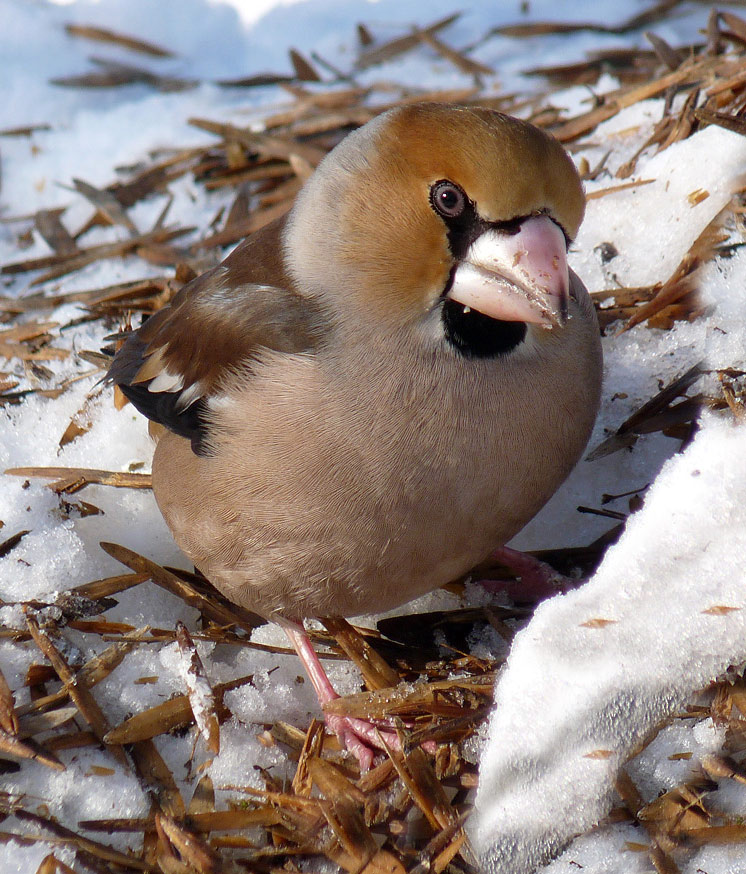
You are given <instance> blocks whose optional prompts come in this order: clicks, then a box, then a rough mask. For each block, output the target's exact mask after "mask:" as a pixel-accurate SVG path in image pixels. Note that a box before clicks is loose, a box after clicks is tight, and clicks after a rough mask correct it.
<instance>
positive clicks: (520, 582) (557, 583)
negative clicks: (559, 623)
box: [478, 546, 583, 603]
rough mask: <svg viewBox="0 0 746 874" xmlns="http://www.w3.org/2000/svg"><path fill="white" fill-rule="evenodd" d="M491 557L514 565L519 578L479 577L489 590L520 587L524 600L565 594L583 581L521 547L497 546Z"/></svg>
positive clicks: (511, 566)
mask: <svg viewBox="0 0 746 874" xmlns="http://www.w3.org/2000/svg"><path fill="white" fill-rule="evenodd" d="M490 559H491V560H493V561H496V562H499V563H500V564H502V565H505V567H507V568H510V570H512V571H513V572H514V573H515V574H517V575H518V577H519V579H517V580H478V582H479V584H480V585H481V586H484V587H485V588H486V589H487V590H488V591H493V590H497V589H510V588H512V587H520V588H519V592H518V593H516V594H520V598H521V600H526V601H530V602H532V603H538V602H539V601H543V600H544V599H545V598H549V597H551V596H552V595H558V594H565V592H568V591H570V590H571V589H575V588H577V587H578V586H579V585H580V584H581V583H582V582H583V581H582V580H575V579H573V578H572V577H566V576H565V575H564V574H561V573H560V572H559V571H557V570H555V569H554V568H553V567H552V566H551V565H549V564H547V563H546V562H544V561H539V559H538V558H534V557H533V556H531V555H528V554H527V553H525V552H519V550H517V549H511V548H510V547H509V546H501V547H500V548H499V549H496V550H495V551H494V552H493V553H492V555H490Z"/></svg>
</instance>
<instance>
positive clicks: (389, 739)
mask: <svg viewBox="0 0 746 874" xmlns="http://www.w3.org/2000/svg"><path fill="white" fill-rule="evenodd" d="M324 719H325V721H326V725H327V727H328V728H329V729H330V730H331V731H333V732H334V734H336V735H337V737H338V738H339V742H340V743H341V744H342V746H343V747H344V748H345V749H346V750H347V751H348V752H350V753H352V754H353V756H355V758H356V759H357V761H358V764H359V765H360V770H361V771H369V770H370V768H371V767H372V765H373V759H374V757H375V755H376V753H378V752H381V751H382V750H385V749H386V747H388V748H389V749H391V750H396V751H400V750H401V741H400V740H399V736H398V735H396V734H394V733H393V732H392V731H386V730H385V729H381V728H378V727H377V726H376V725H373V723H372V722H368V721H367V720H365V719H358V718H357V717H354V716H340V715H339V714H336V713H334V714H332V713H327V714H326V715H325V717H324Z"/></svg>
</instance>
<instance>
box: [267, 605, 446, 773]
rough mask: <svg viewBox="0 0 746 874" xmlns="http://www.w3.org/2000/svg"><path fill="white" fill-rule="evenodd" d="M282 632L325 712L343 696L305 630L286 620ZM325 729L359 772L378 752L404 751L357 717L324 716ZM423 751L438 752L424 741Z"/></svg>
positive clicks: (387, 735)
mask: <svg viewBox="0 0 746 874" xmlns="http://www.w3.org/2000/svg"><path fill="white" fill-rule="evenodd" d="M282 628H283V630H284V631H285V634H287V636H288V638H289V640H290V642H291V643H292V644H293V646H294V647H295V651H296V652H297V653H298V656H299V657H300V660H301V661H302V662H303V666H304V667H305V669H306V673H307V674H308V677H309V679H310V680H311V684H312V685H313V688H314V690H315V691H316V697H317V698H318V699H319V704H321V706H322V708H323V706H324V705H325V704H328V703H329V702H330V701H336V700H337V699H338V698H339V697H340V696H339V695H338V694H337V692H336V691H335V689H334V686H332V684H331V682H330V680H329V677H328V676H327V675H326V671H325V670H324V667H323V665H322V664H321V660H320V659H319V657H318V655H317V653H316V651H315V650H314V648H313V646H311V641H310V640H309V639H308V635H307V634H306V632H305V631H304V630H303V626H302V625H299V624H298V623H296V622H290V621H289V620H283V622H282ZM324 719H325V721H326V725H327V726H328V728H330V729H331V730H332V731H333V732H334V734H336V735H337V737H338V738H339V740H340V743H341V744H342V746H343V747H344V748H345V749H346V750H348V751H349V752H351V753H352V754H353V755H354V756H355V758H356V759H357V760H358V762H359V763H360V770H361V771H367V770H368V769H369V768H370V766H371V765H372V764H373V758H374V756H375V754H376V752H379V751H385V750H386V749H387V748H388V749H390V750H396V751H400V750H401V748H402V745H401V741H400V740H399V736H398V735H397V734H396V733H395V732H393V731H391V730H390V728H389V729H386V728H384V727H378V726H377V725H375V724H374V723H372V722H368V721H367V720H365V719H359V718H358V717H355V716H343V715H341V714H337V713H325V714H324ZM422 748H423V749H424V750H425V751H426V752H433V753H434V752H435V750H436V749H437V744H435V742H434V741H425V743H423V744H422Z"/></svg>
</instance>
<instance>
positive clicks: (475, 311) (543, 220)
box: [285, 103, 585, 355]
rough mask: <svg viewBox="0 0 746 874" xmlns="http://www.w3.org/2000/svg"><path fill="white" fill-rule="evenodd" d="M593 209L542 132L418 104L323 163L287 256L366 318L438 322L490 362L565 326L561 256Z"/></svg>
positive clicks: (468, 111) (295, 269)
mask: <svg viewBox="0 0 746 874" xmlns="http://www.w3.org/2000/svg"><path fill="white" fill-rule="evenodd" d="M584 205H585V199H584V196H583V190H582V185H581V182H580V179H579V177H578V174H577V172H576V170H575V167H574V165H573V163H572V161H571V160H570V158H569V157H568V155H567V154H566V152H565V151H564V149H563V148H562V147H561V146H560V144H559V143H558V142H557V141H556V140H555V139H553V138H552V137H551V136H549V135H548V134H546V133H544V132H543V131H541V130H539V129H538V128H536V127H534V126H533V125H531V124H529V123H527V122H525V121H521V120H519V119H515V118H511V117H509V116H506V115H503V114H502V113H499V112H496V111H493V110H488V109H481V108H466V107H456V106H449V105H444V104H436V103H422V104H414V105H410V106H404V107H398V108H396V109H393V110H390V111H388V112H386V113H384V114H382V115H380V116H378V117H377V118H376V119H375V120H373V121H372V122H369V123H368V124H367V125H365V126H364V127H362V128H360V129H358V130H357V131H355V132H354V133H352V134H350V135H349V136H348V137H347V138H346V139H345V140H343V141H342V142H341V143H340V144H339V145H338V146H337V147H336V148H335V149H334V150H333V151H332V152H330V154H329V155H328V156H327V157H326V158H325V159H324V161H323V162H322V163H321V164H320V165H319V167H318V169H317V171H316V173H315V174H314V176H313V177H312V178H311V180H310V181H309V182H308V183H307V185H306V187H305V188H304V190H303V191H302V192H301V194H300V196H299V198H298V201H297V203H296V205H295V207H294V210H293V213H292V215H291V217H290V220H289V222H288V226H287V231H286V236H285V243H286V254H287V258H288V264H289V267H290V270H291V273H293V274H294V276H295V278H296V281H297V282H298V284H299V286H300V287H303V288H306V289H311V290H312V293H318V294H321V295H328V294H332V295H335V296H336V295H344V298H345V301H344V304H343V305H345V306H350V307H355V308H356V309H357V310H358V311H359V315H360V316H361V317H362V318H363V319H365V318H367V317H372V318H373V319H375V320H376V321H377V322H378V323H379V324H386V323H390V322H391V321H393V322H394V323H395V324H397V323H398V324H411V323H412V322H415V323H416V322H418V321H419V322H421V323H423V324H424V323H425V322H431V321H432V319H433V315H434V314H437V316H439V318H440V324H441V325H442V326H443V329H444V330H445V334H446V336H447V337H448V339H450V340H451V341H452V342H453V343H454V345H456V346H457V347H461V350H462V351H464V352H467V353H469V354H472V355H492V354H495V353H499V352H501V351H509V350H510V349H511V348H512V347H513V346H515V345H516V344H517V343H519V342H520V341H521V340H522V339H523V336H524V335H525V333H526V331H527V330H529V329H530V330H532V331H534V332H536V331H537V330H541V329H542V328H546V329H550V330H551V329H554V328H556V327H557V326H560V325H562V324H563V323H564V321H565V320H566V318H567V314H568V300H569V293H570V292H569V285H570V283H569V272H568V267H567V257H566V250H567V245H568V243H569V241H570V240H571V239H572V238H573V237H574V236H575V234H576V233H577V230H578V227H579V225H580V222H581V220H582V218H583V212H584ZM336 302H337V304H339V303H340V301H339V300H337V301H336Z"/></svg>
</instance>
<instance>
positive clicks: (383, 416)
mask: <svg viewBox="0 0 746 874" xmlns="http://www.w3.org/2000/svg"><path fill="white" fill-rule="evenodd" d="M584 208H585V197H584V193H583V187H582V183H581V181H580V178H579V176H578V173H577V171H576V169H575V166H574V164H573V162H572V160H571V159H570V157H569V156H568V154H567V153H566V152H565V150H564V149H563V148H562V146H561V145H560V144H559V143H558V142H557V141H556V140H555V139H554V138H553V137H552V136H551V135H550V134H548V133H547V132H544V131H542V130H541V129H539V128H537V127H534V126H533V125H531V124H530V123H528V122H526V121H523V120H520V119H517V118H514V117H511V116H508V115H505V114H502V113H500V112H498V111H495V110H492V109H487V108H481V107H478V106H458V105H452V104H439V103H412V104H407V105H400V106H397V107H394V108H392V109H388V110H387V111H384V112H382V113H381V114H379V115H377V116H376V117H375V118H374V119H373V120H371V121H369V122H368V123H367V124H365V125H363V126H362V127H359V128H357V129H356V130H354V131H353V132H351V133H349V134H348V135H347V136H346V137H345V138H344V139H342V140H341V141H340V142H339V143H338V144H337V145H336V146H335V147H334V148H333V149H332V150H331V151H330V152H329V153H328V154H327V155H326V156H325V157H324V158H323V159H322V160H321V161H320V163H319V164H318V166H317V167H316V169H315V171H314V172H313V174H312V175H311V176H310V178H309V179H308V180H307V181H306V183H305V185H304V187H303V188H302V190H301V191H300V193H299V194H298V196H297V198H296V200H295V202H294V204H293V207H292V209H291V210H290V211H289V213H288V214H287V215H286V216H284V217H282V218H280V219H278V220H276V221H274V222H272V223H271V224H268V225H266V226H265V227H263V228H261V229H260V230H257V231H255V232H254V233H252V234H251V235H250V236H248V237H247V238H246V239H245V240H244V241H243V242H241V243H240V244H239V245H238V246H237V247H236V248H235V249H234V250H233V251H232V252H231V253H230V254H229V255H228V256H227V257H226V258H225V260H223V261H222V263H220V264H219V265H218V266H216V267H214V268H212V269H210V270H208V271H207V272H206V273H204V274H202V275H200V276H198V277H197V278H195V279H193V280H192V281H191V282H189V283H188V284H186V285H185V286H184V287H183V288H182V289H181V290H180V291H179V292H178V293H177V294H176V295H175V296H174V297H173V299H172V300H171V302H170V303H169V304H168V305H166V306H165V307H163V308H162V309H160V310H159V311H157V312H156V313H155V314H153V315H151V316H150V317H149V318H147V319H146V320H145V321H144V322H143V324H142V325H141V327H140V328H139V329H138V330H135V331H132V332H130V333H129V334H128V335H127V337H126V339H125V341H124V342H123V344H122V345H121V347H120V349H119V351H118V352H117V353H116V356H115V358H114V361H113V363H112V365H111V367H110V370H109V373H108V379H109V381H110V382H112V383H114V384H115V385H118V386H119V387H120V389H121V390H122V392H123V393H124V395H125V396H126V397H127V398H128V399H129V400H130V401H131V402H132V404H134V406H135V407H136V408H137V409H138V410H139V411H140V412H141V413H143V414H144V415H145V416H146V417H148V418H149V419H150V420H151V423H155V426H156V428H155V430H157V431H159V432H160V437H159V439H158V442H157V445H156V447H155V452H154V457H153V468H152V471H153V489H154V493H155V498H156V501H157V504H158V506H159V508H160V511H161V513H162V514H163V516H164V518H165V520H166V523H167V524H168V526H169V528H170V530H171V532H172V533H173V536H174V538H175V540H176V543H177V544H178V545H179V546H180V548H181V549H182V550H183V552H184V553H185V554H186V555H187V556H188V557H189V558H190V559H191V561H192V562H193V563H194V565H195V566H196V567H197V568H198V569H199V570H200V571H201V572H202V573H203V574H204V575H205V576H206V577H207V578H208V580H209V581H210V582H211V583H212V584H213V585H214V586H215V587H216V588H217V589H218V590H220V591H221V592H222V593H223V594H224V595H225V596H227V597H228V598H229V599H230V600H231V601H232V602H234V603H236V604H238V605H241V606H243V607H247V608H250V609H251V610H253V611H255V612H257V613H259V614H261V615H262V616H264V617H265V618H267V619H268V620H271V621H274V622H277V623H279V624H280V625H281V626H282V627H283V628H284V629H285V631H286V633H287V635H288V637H289V639H290V641H291V642H292V644H293V646H294V647H295V649H296V651H297V652H298V654H299V656H300V657H301V660H302V661H303V663H304V666H305V667H306V670H307V672H308V674H309V677H310V679H311V681H312V683H313V686H314V688H315V690H316V693H317V695H318V698H319V701H320V703H321V704H322V705H323V704H324V703H326V702H328V701H329V700H331V699H333V698H334V697H337V695H336V692H335V690H334V688H333V686H332V685H331V683H330V681H329V680H328V678H327V677H326V674H325V672H324V670H323V667H322V666H321V662H320V660H319V658H318V656H317V654H316V653H315V652H314V650H313V647H312V645H311V643H310V640H309V638H308V636H307V634H306V632H305V630H304V626H303V620H304V619H308V618H314V617H315V618H323V617H325V616H356V615H360V614H366V613H378V612H383V611H387V610H391V609H393V608H396V607H398V606H399V605H401V604H403V603H404V602H407V601H410V600H412V599H413V598H415V597H417V596H418V595H421V594H423V593H425V592H428V591H431V590H433V589H436V588H438V587H440V586H442V585H444V584H446V583H448V582H450V581H452V580H453V579H455V578H457V577H459V576H460V575H462V574H464V573H466V572H468V571H469V570H470V569H471V568H472V567H474V566H475V565H477V564H478V563H479V562H481V561H482V560H484V559H485V558H486V557H487V556H488V555H490V554H491V553H492V552H493V551H494V550H495V549H496V548H498V547H501V546H503V545H504V544H505V543H506V542H507V541H508V540H509V539H510V538H511V537H513V536H514V535H515V534H516V533H517V532H518V531H520V529H521V528H523V526H524V525H525V524H526V523H527V522H528V521H529V520H530V519H531V518H532V517H533V516H534V515H535V514H536V513H537V512H538V511H539V509H540V508H541V507H542V506H543V505H544V504H545V503H546V501H547V500H548V499H549V498H550V497H551V495H552V494H553V493H554V492H555V490H556V489H557V488H558V487H559V485H560V484H561V483H562V481H563V480H564V479H565V478H566V477H567V475H568V474H569V472H570V471H571V469H572V468H573V467H574V465H575V464H576V462H577V460H578V459H579V457H580V455H581V454H582V452H583V449H584V448H585V446H586V443H587V441H588V438H589V436H590V433H591V429H592V427H593V423H594V420H595V418H596V413H597V410H598V405H599V397H600V391H601V372H602V356H601V346H600V336H599V328H598V323H597V320H596V316H595V313H594V309H593V305H592V302H591V300H590V297H589V295H588V292H587V291H586V289H585V287H584V286H583V284H582V282H581V281H580V279H579V278H578V277H577V276H576V275H575V274H574V272H573V271H571V270H570V269H569V268H568V264H567V249H568V246H569V244H570V242H571V241H572V240H573V239H574V238H575V235H576V234H577V231H578V228H579V226H580V223H581V221H582V218H583V213H584ZM327 725H328V727H329V728H330V729H331V730H333V731H334V732H336V733H337V735H338V736H339V737H340V740H341V742H342V743H343V745H344V746H345V747H346V748H347V750H348V751H350V752H352V753H353V754H354V755H355V756H356V757H357V759H358V761H359V763H360V765H361V768H367V767H369V766H370V764H371V762H372V761H373V756H374V753H375V751H376V749H377V748H378V749H380V747H381V738H380V736H379V734H378V731H377V729H376V727H375V726H372V725H370V724H369V723H367V722H364V721H362V720H354V719H352V718H349V719H348V718H343V717H340V716H334V717H332V716H330V715H327Z"/></svg>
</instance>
